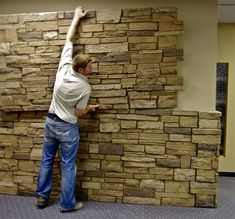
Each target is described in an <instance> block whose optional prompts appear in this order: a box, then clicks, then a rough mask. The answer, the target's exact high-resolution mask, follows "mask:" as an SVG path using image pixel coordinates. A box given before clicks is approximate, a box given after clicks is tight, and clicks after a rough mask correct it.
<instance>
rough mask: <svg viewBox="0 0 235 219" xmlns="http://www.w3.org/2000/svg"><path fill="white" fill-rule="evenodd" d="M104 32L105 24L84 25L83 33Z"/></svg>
mask: <svg viewBox="0 0 235 219" xmlns="http://www.w3.org/2000/svg"><path fill="white" fill-rule="evenodd" d="M100 31H103V24H84V25H82V32H100Z"/></svg>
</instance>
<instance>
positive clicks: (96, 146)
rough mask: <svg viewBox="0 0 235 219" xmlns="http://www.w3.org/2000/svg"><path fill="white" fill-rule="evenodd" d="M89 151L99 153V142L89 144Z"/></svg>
mask: <svg viewBox="0 0 235 219" xmlns="http://www.w3.org/2000/svg"><path fill="white" fill-rule="evenodd" d="M89 153H91V154H98V153H99V144H89Z"/></svg>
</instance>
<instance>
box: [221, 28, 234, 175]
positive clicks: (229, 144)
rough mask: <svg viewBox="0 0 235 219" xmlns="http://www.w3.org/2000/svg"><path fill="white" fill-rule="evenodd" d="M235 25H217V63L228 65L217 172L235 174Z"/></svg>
mask: <svg viewBox="0 0 235 219" xmlns="http://www.w3.org/2000/svg"><path fill="white" fill-rule="evenodd" d="M234 39H235V24H219V25H218V62H228V63H229V79H228V99H227V100H228V102H227V104H228V106H227V126H226V151H225V156H224V157H220V165H219V170H220V171H224V172H235V135H234V130H235V101H234V100H235V86H234V84H235V41H234Z"/></svg>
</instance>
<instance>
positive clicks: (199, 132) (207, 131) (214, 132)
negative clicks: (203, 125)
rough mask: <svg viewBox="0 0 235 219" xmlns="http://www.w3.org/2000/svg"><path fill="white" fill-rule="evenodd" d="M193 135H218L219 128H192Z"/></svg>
mask: <svg viewBox="0 0 235 219" xmlns="http://www.w3.org/2000/svg"><path fill="white" fill-rule="evenodd" d="M193 134H195V135H220V134H221V130H220V129H193Z"/></svg>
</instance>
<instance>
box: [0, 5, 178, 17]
mask: <svg viewBox="0 0 235 219" xmlns="http://www.w3.org/2000/svg"><path fill="white" fill-rule="evenodd" d="M138 9H141V10H143V9H152V10H153V12H168V13H170V12H177V8H176V7H141V8H139V7H136V8H133V7H130V8H128V7H127V8H119V9H117V8H106V9H97V10H95V9H87V11H88V12H97V11H104V10H107V11H109V10H138ZM73 12H74V10H66V11H62V10H60V11H40V12H22V13H12V14H0V19H1V18H6V17H11V16H28V15H38V16H42V15H51V14H57V13H73Z"/></svg>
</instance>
